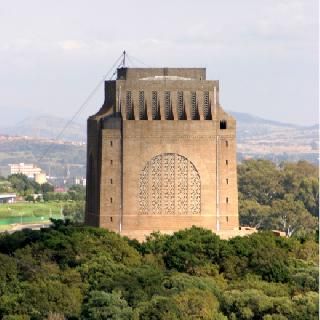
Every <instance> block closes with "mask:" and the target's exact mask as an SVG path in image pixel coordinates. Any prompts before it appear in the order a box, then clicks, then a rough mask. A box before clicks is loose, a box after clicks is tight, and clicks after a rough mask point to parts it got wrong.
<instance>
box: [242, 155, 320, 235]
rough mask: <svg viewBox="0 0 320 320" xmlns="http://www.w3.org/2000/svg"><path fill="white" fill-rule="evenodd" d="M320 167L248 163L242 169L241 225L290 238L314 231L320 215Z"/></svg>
mask: <svg viewBox="0 0 320 320" xmlns="http://www.w3.org/2000/svg"><path fill="white" fill-rule="evenodd" d="M318 176H319V171H318V167H317V166H315V165H313V164H311V163H309V162H306V161H299V162H297V163H283V164H282V165H280V166H279V167H277V166H276V165H275V164H274V163H272V162H271V161H268V160H247V161H244V162H243V163H242V164H240V165H239V166H238V185H239V210H240V223H241V225H249V226H251V227H257V228H260V229H266V230H271V229H277V230H282V231H284V232H286V234H287V235H288V236H291V235H293V234H300V235H301V234H304V233H306V232H310V231H314V230H315V229H316V227H317V225H318V221H317V218H318V214H319V177H318Z"/></svg>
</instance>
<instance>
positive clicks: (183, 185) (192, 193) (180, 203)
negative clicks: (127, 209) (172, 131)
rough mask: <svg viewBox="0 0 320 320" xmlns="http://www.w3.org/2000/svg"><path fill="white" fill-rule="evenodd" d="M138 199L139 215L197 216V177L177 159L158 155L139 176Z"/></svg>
mask: <svg viewBox="0 0 320 320" xmlns="http://www.w3.org/2000/svg"><path fill="white" fill-rule="evenodd" d="M138 198H139V199H138V201H139V212H140V214H154V215H159V214H173V215H174V214H179V215H183V214H200V212H201V181H200V176H199V173H198V171H197V169H196V168H195V166H194V165H193V163H192V162H190V161H189V160H188V159H187V158H185V157H183V156H181V155H178V154H175V153H163V154H161V155H158V156H156V157H154V158H152V159H151V160H150V161H149V162H148V163H147V164H146V166H145V167H144V169H143V170H142V172H141V173H140V180H139V192H138Z"/></svg>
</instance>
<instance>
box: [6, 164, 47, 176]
mask: <svg viewBox="0 0 320 320" xmlns="http://www.w3.org/2000/svg"><path fill="white" fill-rule="evenodd" d="M8 166H9V170H8V171H9V174H8V175H10V174H17V173H22V174H24V175H26V176H27V177H28V178H31V179H34V177H35V176H36V175H39V174H40V173H42V170H41V168H39V167H37V166H36V165H34V164H26V163H12V164H8Z"/></svg>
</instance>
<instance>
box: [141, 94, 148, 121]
mask: <svg viewBox="0 0 320 320" xmlns="http://www.w3.org/2000/svg"><path fill="white" fill-rule="evenodd" d="M139 119H140V120H147V113H146V105H145V100H144V91H139Z"/></svg>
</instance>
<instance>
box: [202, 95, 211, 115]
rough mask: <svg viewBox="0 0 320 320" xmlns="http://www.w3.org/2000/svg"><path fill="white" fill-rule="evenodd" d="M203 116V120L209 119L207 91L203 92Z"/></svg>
mask: <svg viewBox="0 0 320 320" xmlns="http://www.w3.org/2000/svg"><path fill="white" fill-rule="evenodd" d="M203 117H204V119H205V120H211V110H210V105H209V92H208V91H205V92H204V93H203Z"/></svg>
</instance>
